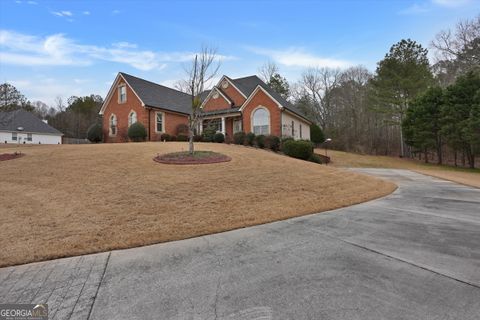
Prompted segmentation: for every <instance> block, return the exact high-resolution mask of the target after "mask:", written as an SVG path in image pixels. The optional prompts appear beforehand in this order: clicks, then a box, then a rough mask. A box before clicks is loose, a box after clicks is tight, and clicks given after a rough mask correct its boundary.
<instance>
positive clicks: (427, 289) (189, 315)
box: [0, 169, 480, 320]
mask: <svg viewBox="0 0 480 320" xmlns="http://www.w3.org/2000/svg"><path fill="white" fill-rule="evenodd" d="M359 171H362V172H365V173H368V174H373V175H377V176H381V177H385V178H387V179H390V180H392V181H394V182H396V183H397V184H398V185H399V189H398V190H397V191H395V192H394V193H393V194H392V195H390V196H387V197H385V198H382V199H379V200H375V201H370V202H367V203H364V204H360V205H356V206H352V207H348V208H344V209H338V210H334V211H330V212H326V213H320V214H316V215H309V216H305V217H301V218H296V219H290V220H286V221H281V222H276V223H270V224H266V225H261V226H256V227H251V228H246V229H241V230H235V231H230V232H225V233H221V234H215V235H210V236H204V237H199V238H194V239H189V240H183V241H176V242H171V243H165V244H159V245H153V246H148V247H142V248H136V249H129V250H121V251H113V252H111V253H103V254H97V255H88V256H83V257H75V258H68V259H59V260H55V261H50V262H43V263H33V264H29V265H24V266H19V267H10V268H3V269H0V302H25V303H28V302H35V303H40V302H47V303H48V304H49V308H50V319H369V320H370V319H415V320H417V319H462V320H466V319H478V318H479V315H480V245H479V244H480V189H474V188H470V187H466V186H462V185H459V184H455V183H452V182H447V181H443V180H439V179H435V178H431V177H427V176H424V175H420V174H417V173H413V172H410V171H406V170H390V169H360V170H359Z"/></svg>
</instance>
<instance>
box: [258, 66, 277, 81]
mask: <svg viewBox="0 0 480 320" xmlns="http://www.w3.org/2000/svg"><path fill="white" fill-rule="evenodd" d="M257 72H258V75H259V76H260V78H261V79H262V80H263V82H265V83H269V82H270V79H271V78H272V77H273V76H274V75H275V74H277V73H278V66H277V65H276V64H275V62H273V61H267V62H265V63H264V64H263V65H262V66H261V67H260V68H258V71H257Z"/></svg>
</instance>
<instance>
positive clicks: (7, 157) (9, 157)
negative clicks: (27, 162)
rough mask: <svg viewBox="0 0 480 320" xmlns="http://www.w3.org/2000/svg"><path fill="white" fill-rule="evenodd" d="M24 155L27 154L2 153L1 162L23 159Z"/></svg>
mask: <svg viewBox="0 0 480 320" xmlns="http://www.w3.org/2000/svg"><path fill="white" fill-rule="evenodd" d="M24 155H25V154H23V153H20V152H14V153H2V154H0V161H6V160H13V159H17V158H20V157H23V156H24Z"/></svg>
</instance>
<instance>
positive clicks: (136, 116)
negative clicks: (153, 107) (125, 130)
mask: <svg viewBox="0 0 480 320" xmlns="http://www.w3.org/2000/svg"><path fill="white" fill-rule="evenodd" d="M132 113H135V122H138V114H137V112H136V111H135V110H133V109H130V112H129V113H128V119H127V124H128V127H129V128H130V126H131V125H132V124H134V123H135V122H132V123H130V116H131V115H132Z"/></svg>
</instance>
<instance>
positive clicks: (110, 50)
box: [0, 0, 480, 104]
mask: <svg viewBox="0 0 480 320" xmlns="http://www.w3.org/2000/svg"><path fill="white" fill-rule="evenodd" d="M478 14H480V0H412V1H410V0H404V1H380V0H378V1H353V0H351V1H293V0H292V1H282V0H276V1H273V0H272V1H266V0H264V1H262V0H258V1H226V0H225V1H181V0H180V1H173V0H170V1H153V0H150V1H147V0H141V1H121V0H117V1H109V0H106V1H99V0H97V1H86V0H85V1H80V0H75V1H43V0H30V1H28V0H0V81H1V82H5V81H6V82H10V83H12V84H14V85H15V86H16V87H17V88H18V89H19V90H20V91H21V92H22V93H24V94H25V95H26V96H27V98H29V99H30V100H31V101H33V100H42V101H44V102H46V103H49V104H52V103H53V101H54V99H55V97H56V96H58V95H60V96H62V97H63V98H64V99H66V98H68V97H69V96H71V95H87V94H91V93H95V94H100V95H102V96H105V95H106V93H107V91H108V89H109V86H110V85H111V82H112V81H113V79H114V77H115V75H116V73H117V72H118V71H123V72H127V73H130V74H133V75H136V76H139V77H142V78H145V79H148V80H151V81H155V82H158V83H161V84H165V85H172V84H173V83H174V82H175V81H177V80H179V79H181V78H184V76H185V75H184V66H185V64H186V63H187V62H188V61H189V60H190V59H191V57H192V54H193V53H194V52H195V51H196V50H198V49H199V48H200V47H201V46H202V45H203V44H206V45H210V46H215V47H217V48H218V51H219V53H220V54H221V56H222V58H223V61H222V67H221V69H220V72H221V73H222V74H227V75H229V76H231V77H240V76H246V75H251V74H255V73H256V72H257V70H258V68H259V67H260V66H261V65H262V64H263V63H265V62H266V61H269V60H270V61H274V62H275V63H277V65H278V66H279V67H280V71H281V73H282V75H284V76H286V77H287V79H288V80H289V81H291V82H294V81H296V80H297V79H298V77H299V76H300V74H301V73H302V70H304V69H305V68H307V67H308V66H329V67H339V68H345V67H348V66H350V65H357V64H362V65H364V66H366V67H367V68H368V69H370V70H371V71H373V70H374V69H375V65H376V62H377V61H379V60H380V59H382V58H383V56H384V55H385V53H386V52H387V51H388V49H389V48H390V46H391V45H392V44H394V43H395V42H397V41H399V40H401V39H402V38H411V39H414V40H416V41H418V42H420V43H421V44H422V45H424V46H425V47H428V46H429V42H430V41H431V40H432V39H433V37H434V36H435V34H436V33H437V32H439V31H440V30H442V29H446V28H451V27H453V26H454V25H455V23H456V22H458V21H459V20H461V19H466V18H473V17H474V16H476V15H478Z"/></svg>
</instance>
